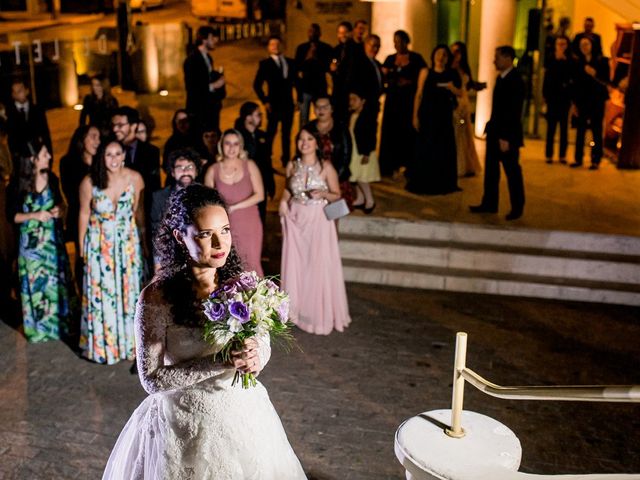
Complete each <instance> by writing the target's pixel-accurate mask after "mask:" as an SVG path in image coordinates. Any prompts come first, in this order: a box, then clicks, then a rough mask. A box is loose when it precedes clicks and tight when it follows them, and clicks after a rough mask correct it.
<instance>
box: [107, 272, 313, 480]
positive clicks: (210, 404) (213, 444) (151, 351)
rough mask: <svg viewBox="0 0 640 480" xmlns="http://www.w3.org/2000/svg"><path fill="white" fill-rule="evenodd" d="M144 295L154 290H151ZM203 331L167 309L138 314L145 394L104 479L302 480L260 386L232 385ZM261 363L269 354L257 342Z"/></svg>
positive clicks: (151, 307)
mask: <svg viewBox="0 0 640 480" xmlns="http://www.w3.org/2000/svg"><path fill="white" fill-rule="evenodd" d="M147 288H154V284H152V285H150V286H149V287H147ZM202 334H203V332H202V329H201V328H198V327H187V326H184V325H178V324H176V323H175V321H174V317H173V314H172V313H171V305H168V304H159V303H156V304H153V303H145V302H144V301H142V300H140V301H139V303H138V307H137V311H136V342H137V345H139V348H138V358H137V361H138V371H139V374H140V381H141V382H142V386H143V387H144V389H145V390H146V391H147V392H148V393H149V394H150V395H149V396H148V397H147V398H146V399H145V400H143V402H142V403H141V404H140V406H139V407H138V408H137V409H136V410H135V411H134V412H133V415H131V418H130V419H129V421H128V422H127V424H126V425H125V427H124V429H123V430H122V433H121V434H120V437H119V438H118V440H117V442H116V445H115V447H114V448H113V451H112V452H111V456H110V458H109V461H108V463H107V466H106V469H105V472H104V476H103V480H122V479H136V480H165V479H166V480H242V479H251V480H281V479H287V480H302V479H305V478H306V476H305V474H304V471H303V470H302V467H301V466H300V462H299V461H298V459H297V457H296V455H295V453H294V452H293V450H292V448H291V446H290V445H289V442H288V440H287V436H286V433H285V431H284V429H283V428H282V423H281V422H280V418H279V417H278V414H277V413H276V411H275V409H274V408H273V405H272V404H271V401H270V400H269V395H268V394H267V391H266V389H265V388H264V386H263V385H262V384H261V383H260V382H258V385H257V386H256V387H250V388H248V389H243V388H242V387H241V386H239V385H237V384H236V385H235V386H231V382H232V380H233V376H234V373H235V370H234V369H233V368H232V367H227V366H223V365H220V364H216V363H214V361H213V357H212V354H213V353H214V351H213V347H211V346H210V345H208V344H206V343H205V342H204V341H203V340H202ZM258 343H259V356H260V364H261V365H262V366H263V367H264V365H265V364H266V362H267V361H268V360H269V357H270V355H271V348H270V346H269V338H268V335H265V336H262V337H258Z"/></svg>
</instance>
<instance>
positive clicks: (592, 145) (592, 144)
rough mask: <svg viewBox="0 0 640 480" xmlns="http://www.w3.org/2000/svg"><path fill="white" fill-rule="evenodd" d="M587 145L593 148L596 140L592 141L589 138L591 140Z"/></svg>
mask: <svg viewBox="0 0 640 480" xmlns="http://www.w3.org/2000/svg"><path fill="white" fill-rule="evenodd" d="M589 146H590V147H592V148H593V147H595V146H596V142H594V141H593V140H591V141H590V142H589Z"/></svg>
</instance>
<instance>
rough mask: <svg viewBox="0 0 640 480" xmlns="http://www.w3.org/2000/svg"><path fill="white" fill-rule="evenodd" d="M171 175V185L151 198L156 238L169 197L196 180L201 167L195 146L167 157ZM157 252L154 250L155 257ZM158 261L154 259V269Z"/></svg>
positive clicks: (173, 152)
mask: <svg viewBox="0 0 640 480" xmlns="http://www.w3.org/2000/svg"><path fill="white" fill-rule="evenodd" d="M167 162H168V169H169V175H171V177H172V178H173V182H171V183H170V185H168V186H166V187H164V188H163V189H162V190H158V191H156V192H153V195H152V200H151V217H150V218H151V235H152V238H155V236H156V233H157V231H158V227H159V226H160V223H161V222H162V218H163V217H164V214H165V212H166V210H167V205H168V200H169V197H170V196H171V194H172V193H173V192H176V191H178V190H181V189H183V188H185V187H187V186H189V185H191V184H192V183H194V182H195V181H196V178H198V171H199V167H200V155H199V154H198V152H197V151H195V150H194V149H193V148H183V149H178V150H174V151H172V152H171V153H170V154H169V157H168V158H167ZM155 257H156V252H155V250H154V258H155ZM157 267H158V262H156V261H155V260H154V271H157Z"/></svg>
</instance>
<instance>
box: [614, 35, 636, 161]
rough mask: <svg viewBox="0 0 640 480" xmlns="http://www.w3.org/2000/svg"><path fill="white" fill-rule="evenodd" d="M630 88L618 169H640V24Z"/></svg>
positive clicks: (634, 40) (634, 51)
mask: <svg viewBox="0 0 640 480" xmlns="http://www.w3.org/2000/svg"><path fill="white" fill-rule="evenodd" d="M633 30H634V32H633V47H632V53H631V65H630V66H629V88H628V89H627V91H626V92H625V109H624V124H623V126H622V147H621V149H620V158H619V159H618V168H640V136H639V135H638V130H639V129H640V23H634V24H633Z"/></svg>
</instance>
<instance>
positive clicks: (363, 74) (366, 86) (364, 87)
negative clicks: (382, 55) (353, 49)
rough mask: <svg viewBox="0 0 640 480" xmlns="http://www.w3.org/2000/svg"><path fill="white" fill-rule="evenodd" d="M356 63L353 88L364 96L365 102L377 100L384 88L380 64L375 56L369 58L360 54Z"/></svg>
mask: <svg viewBox="0 0 640 480" xmlns="http://www.w3.org/2000/svg"><path fill="white" fill-rule="evenodd" d="M358 63H359V67H358V69H357V71H356V74H355V75H356V83H355V84H354V88H355V89H356V90H357V91H359V92H360V93H361V94H362V95H363V96H364V97H363V98H364V99H365V100H367V102H369V103H373V102H377V101H378V99H379V98H380V95H382V90H383V88H384V84H383V77H382V70H381V67H382V65H381V64H380V62H379V61H377V60H376V59H375V58H374V59H371V58H369V57H367V56H366V55H362V56H360V57H359V60H358Z"/></svg>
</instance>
